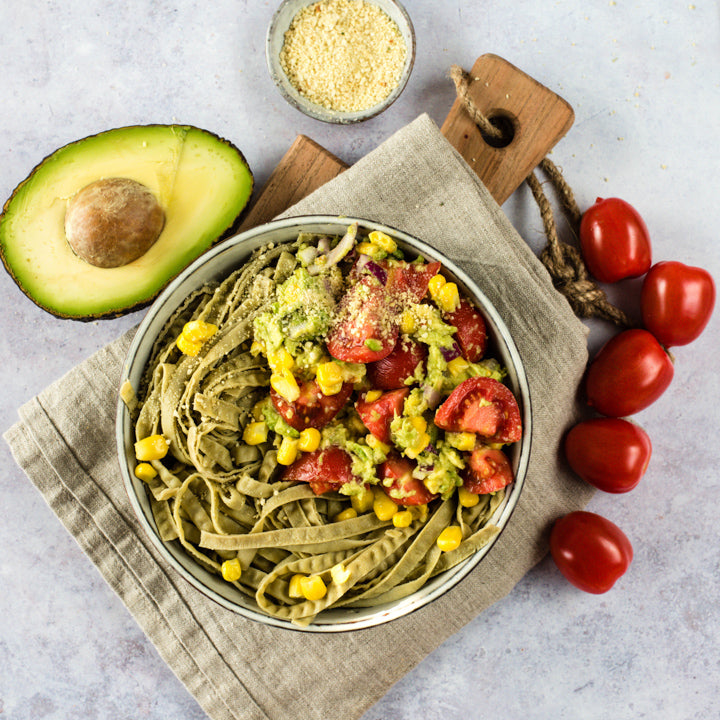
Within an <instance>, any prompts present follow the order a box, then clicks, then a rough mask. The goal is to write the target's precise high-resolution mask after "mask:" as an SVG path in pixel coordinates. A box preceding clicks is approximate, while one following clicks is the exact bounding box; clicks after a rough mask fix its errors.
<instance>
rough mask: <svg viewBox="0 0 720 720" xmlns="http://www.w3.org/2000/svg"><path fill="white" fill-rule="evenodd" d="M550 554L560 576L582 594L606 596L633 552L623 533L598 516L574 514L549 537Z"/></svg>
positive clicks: (553, 529)
mask: <svg viewBox="0 0 720 720" xmlns="http://www.w3.org/2000/svg"><path fill="white" fill-rule="evenodd" d="M550 553H551V555H552V557H553V560H554V561H555V564H556V565H557V566H558V568H559V570H560V572H561V573H562V574H563V575H564V576H565V577H566V578H567V579H568V580H569V581H570V582H571V583H572V584H573V585H575V587H578V588H580V590H584V591H585V592H589V593H595V594H596V595H599V594H600V593H605V592H607V591H608V590H609V589H610V588H611V587H612V586H613V585H614V584H615V582H616V581H617V580H618V578H620V577H621V576H622V575H624V574H625V571H626V570H627V569H628V567H629V566H630V563H631V562H632V559H633V549H632V545H631V544H630V541H629V540H628V538H627V536H626V535H625V533H624V532H623V531H622V530H621V529H620V528H619V527H618V526H617V525H615V523H613V522H610V520H607V519H606V518H604V517H602V516H601V515H596V514H595V513H591V512H587V511H585V510H577V511H575V512H571V513H569V514H568V515H565V517H562V518H560V519H559V520H557V521H556V522H555V524H554V525H553V528H552V531H551V533H550Z"/></svg>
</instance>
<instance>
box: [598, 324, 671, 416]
mask: <svg viewBox="0 0 720 720" xmlns="http://www.w3.org/2000/svg"><path fill="white" fill-rule="evenodd" d="M674 372H675V370H674V368H673V364H672V360H671V359H670V356H669V355H668V354H667V353H666V352H665V350H664V349H663V347H662V345H660V343H659V342H658V341H657V340H656V339H655V338H654V337H653V336H652V335H651V334H650V333H649V332H648V331H647V330H640V329H632V330H624V331H623V332H621V333H619V334H618V335H615V336H614V337H612V338H610V340H608V342H607V343H605V345H604V346H603V347H602V348H601V349H600V352H599V353H598V354H597V355H596V356H595V359H594V360H593V361H592V363H590V367H589V368H588V371H587V376H586V378H585V387H586V390H587V398H588V403H589V404H590V405H591V406H592V407H594V408H595V409H596V410H597V411H598V412H599V413H601V414H602V415H609V416H610V417H623V416H625V415H633V414H634V413H636V412H640V410H643V409H645V408H646V407H648V406H649V405H651V404H652V403H654V402H655V401H656V400H657V399H658V398H659V397H660V396H661V395H662V394H663V393H664V392H665V390H667V387H668V385H670V382H671V380H672V379H673V374H674Z"/></svg>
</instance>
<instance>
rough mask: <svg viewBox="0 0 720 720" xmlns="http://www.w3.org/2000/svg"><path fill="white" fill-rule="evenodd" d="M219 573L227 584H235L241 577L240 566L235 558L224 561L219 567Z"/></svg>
mask: <svg viewBox="0 0 720 720" xmlns="http://www.w3.org/2000/svg"><path fill="white" fill-rule="evenodd" d="M220 572H221V573H222V576H223V580H227V581H228V582H237V581H238V580H239V579H240V576H241V575H242V566H241V565H240V561H239V560H238V559H237V558H233V559H232V560H226V561H225V562H224V563H223V564H222V565H221V566H220Z"/></svg>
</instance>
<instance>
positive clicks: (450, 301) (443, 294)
mask: <svg viewBox="0 0 720 720" xmlns="http://www.w3.org/2000/svg"><path fill="white" fill-rule="evenodd" d="M435 302H436V303H437V304H438V307H439V308H440V309H441V310H442V311H443V312H446V313H451V312H454V311H455V310H457V309H458V306H459V305H460V292H459V291H458V286H457V285H456V284H455V283H454V282H449V283H445V284H444V285H443V286H442V287H441V288H440V290H439V291H438V294H437V297H436V298H435Z"/></svg>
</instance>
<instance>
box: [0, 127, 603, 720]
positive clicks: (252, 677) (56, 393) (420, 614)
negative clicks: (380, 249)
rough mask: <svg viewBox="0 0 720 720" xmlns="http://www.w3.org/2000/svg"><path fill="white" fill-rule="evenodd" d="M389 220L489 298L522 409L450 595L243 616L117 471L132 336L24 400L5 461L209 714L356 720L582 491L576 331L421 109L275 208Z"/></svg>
mask: <svg viewBox="0 0 720 720" xmlns="http://www.w3.org/2000/svg"><path fill="white" fill-rule="evenodd" d="M308 213H327V214H348V215H357V216H360V217H366V218H369V219H372V220H377V221H380V222H384V223H387V224H389V225H393V226H395V227H398V228H400V229H402V230H405V231H407V232H409V233H411V234H414V235H416V236H418V237H420V238H421V239H423V240H425V241H426V242H428V243H430V244H432V245H434V246H435V247H437V248H438V249H439V250H441V251H442V252H444V253H445V254H447V255H448V256H449V257H450V258H452V260H454V261H455V262H456V263H458V265H460V266H461V267H463V268H464V269H465V270H466V271H467V272H468V273H469V274H470V275H471V276H473V277H474V278H475V279H476V280H477V282H478V284H479V285H480V287H481V288H483V290H484V291H485V292H486V294H487V295H488V296H489V298H490V300H491V301H492V302H493V303H494V304H495V306H496V307H497V309H498V311H499V312H500V314H501V315H502V317H503V318H504V320H505V322H506V323H507V325H508V326H509V328H510V331H511V332H512V334H513V337H514V338H515V341H516V343H517V346H518V348H519V351H520V354H521V356H522V358H523V360H524V362H525V366H526V370H527V374H528V379H529V384H530V392H531V398H532V408H533V416H534V424H533V438H532V455H531V461H530V469H529V472H528V476H527V480H526V484H525V489H524V491H523V494H522V496H521V499H520V503H519V505H518V507H517V508H516V510H515V512H514V514H513V516H512V518H511V520H510V523H509V525H508V526H507V528H506V529H505V530H504V532H503V533H502V535H501V536H500V538H499V540H498V542H497V543H496V545H495V546H494V547H493V549H492V550H491V552H490V553H489V554H488V556H487V557H486V558H485V559H484V560H483V561H482V562H481V563H480V564H479V566H478V567H477V568H476V569H475V570H474V571H473V572H472V573H470V574H469V575H468V576H467V577H466V578H465V579H464V580H463V581H461V582H460V583H459V584H458V585H457V586H455V587H454V588H453V589H452V590H451V591H449V592H448V593H446V594H445V595H444V596H442V597H441V598H439V599H437V600H435V601H434V602H433V603H431V604H429V605H427V606H425V607H424V608H421V609H419V610H417V611H415V612H414V613H412V614H410V615H408V616H406V617H404V618H401V619H398V620H394V621H392V622H390V623H387V624H385V625H381V626H379V627H376V628H369V629H364V630H356V631H353V632H346V633H331V634H328V633H307V632H297V631H293V630H286V629H280V628H274V627H269V626H266V625H263V624H260V623H257V622H253V621H250V620H246V619H244V618H243V617H241V616H238V615H235V614H233V613H232V612H230V611H228V610H225V609H224V608H222V607H220V606H218V605H217V604H215V603H214V602H212V601H211V600H208V599H207V598H205V597H204V596H203V595H201V594H200V593H199V592H197V591H196V590H195V589H194V588H193V587H191V586H190V585H189V584H187V583H186V582H185V581H184V580H183V579H182V578H181V577H179V576H178V575H177V574H176V573H175V571H174V570H172V569H171V568H169V567H167V566H166V565H165V564H164V563H163V562H162V560H160V559H159V557H158V554H157V552H156V550H155V549H154V548H153V546H152V545H151V543H150V541H149V540H148V538H147V537H146V536H145V534H144V533H143V531H142V529H141V528H140V527H139V525H138V523H137V522H136V520H135V517H134V515H133V512H132V509H131V507H130V504H129V502H128V500H127V498H126V495H125V490H124V488H123V484H122V481H121V478H120V474H119V472H118V461H117V457H116V452H115V440H114V414H115V406H116V402H117V391H118V382H119V377H120V368H121V364H122V362H123V358H124V354H125V352H126V350H127V348H128V345H129V342H130V334H128V335H126V336H124V337H122V338H120V339H119V340H117V341H116V342H114V343H112V344H111V345H109V346H108V347H105V348H103V349H102V350H100V351H99V352H97V353H96V354H95V355H94V356H93V357H91V358H90V359H89V360H87V361H86V362H84V363H82V364H81V365H80V366H79V367H77V368H75V369H74V370H72V371H71V372H70V373H69V374H68V375H67V376H65V377H64V378H62V379H61V380H59V381H57V382H56V383H54V384H53V385H51V386H50V387H49V388H47V389H46V390H45V391H44V392H42V393H41V394H40V395H39V396H38V397H36V398H34V399H33V400H31V401H30V402H29V403H27V404H26V405H25V406H23V407H22V408H21V409H20V411H19V413H20V418H21V420H20V422H19V423H17V424H16V425H14V426H13V427H12V428H11V429H10V430H9V431H8V432H7V433H6V435H5V437H6V439H7V441H8V443H9V444H10V446H11V448H12V451H13V453H14V455H15V458H16V459H17V462H18V463H19V464H20V466H21V467H22V468H23V469H24V470H25V472H26V473H27V475H28V477H29V478H30V479H31V481H32V482H33V483H34V484H35V485H36V486H37V487H38V489H39V490H40V492H41V493H42V494H43V496H44V497H45V499H46V500H47V502H48V503H49V505H50V506H51V507H52V509H53V510H54V511H55V513H56V514H57V516H58V517H59V519H60V520H61V521H62V522H63V523H64V525H65V526H66V527H67V529H68V530H69V531H70V532H71V533H72V534H73V536H74V537H75V538H76V539H77V541H78V543H79V544H80V546H81V547H82V548H83V550H84V551H85V552H86V553H87V554H88V556H89V557H90V558H91V559H92V561H93V562H94V563H95V564H96V565H97V567H98V569H99V570H100V572H101V573H102V575H103V576H104V577H105V579H106V580H107V582H108V583H109V584H110V585H111V587H112V588H113V589H114V590H115V592H116V593H117V594H118V595H119V596H120V597H121V598H122V600H123V602H124V603H125V604H126V605H127V607H128V608H129V609H130V611H131V612H132V614H133V615H134V616H135V618H136V619H137V621H138V623H139V624H140V626H141V627H142V628H143V630H144V631H145V632H146V633H147V635H148V636H149V637H150V639H151V640H152V642H153V643H154V644H155V645H156V647H157V648H158V650H159V652H160V654H161V655H162V656H163V658H164V659H165V660H166V662H167V663H168V664H169V665H170V667H171V668H172V669H173V671H174V672H175V673H176V675H177V676H178V677H179V678H180V680H181V681H182V682H183V683H185V685H186V686H187V688H188V689H189V691H190V692H191V693H192V694H193V695H194V696H195V697H196V698H197V700H198V701H199V703H200V704H201V705H202V707H203V708H204V709H205V711H206V712H207V713H208V715H209V716H210V717H211V718H213V720H251V719H252V720H256V719H257V720H268V719H270V720H281V719H284V718H299V717H302V718H308V719H310V718H318V719H320V718H322V719H323V720H327V719H328V718H343V719H347V718H354V717H358V716H360V715H361V714H362V713H363V712H364V711H365V710H367V708H368V707H370V706H371V705H372V704H374V703H375V702H376V701H377V700H378V699H379V698H380V697H381V696H382V695H383V694H385V692H386V691H387V690H388V688H389V687H390V685H391V684H392V683H394V682H395V681H396V680H398V679H399V678H400V677H401V676H402V675H404V674H405V673H406V672H407V671H409V670H410V669H411V668H412V667H414V666H415V665H416V664H417V663H418V662H420V660H422V659H423V658H424V657H425V656H426V655H427V654H428V653H429V652H430V651H432V650H433V649H434V648H435V647H437V646H438V645H439V644H440V643H442V642H443V641H444V640H445V639H446V638H448V637H449V636H450V635H451V634H453V633H454V632H456V631H457V630H459V629H460V628H462V627H463V626H464V625H465V624H466V623H468V622H469V621H470V620H471V619H472V618H473V617H475V616H476V615H477V614H478V613H480V612H481V611H482V610H483V609H484V608H486V607H487V606H488V605H490V604H491V603H493V602H494V601H496V600H498V599H499V598H501V597H503V596H504V595H505V594H507V593H508V592H509V591H510V590H511V589H512V587H513V586H514V585H515V584H516V583H517V582H518V580H520V578H521V577H522V576H523V575H524V574H525V573H526V572H527V571H528V570H529V569H530V568H531V567H532V566H533V565H534V564H535V563H537V562H538V561H539V560H540V559H541V558H542V557H543V555H544V553H545V552H546V549H547V531H548V529H549V526H550V524H551V522H552V521H553V520H554V519H555V518H556V517H558V516H559V515H561V514H563V513H566V512H568V511H570V510H574V509H578V508H580V507H582V506H584V505H585V504H586V503H587V501H588V500H589V498H590V495H591V491H590V490H589V489H588V488H587V487H585V486H583V485H582V484H581V483H580V482H579V481H577V480H575V479H574V478H573V477H572V476H571V475H570V474H569V473H568V471H567V470H566V469H565V467H564V466H563V465H562V463H561V462H560V460H559V453H558V448H559V443H560V439H561V436H562V434H563V432H564V431H565V430H566V429H567V427H568V425H569V424H570V423H571V422H572V421H573V420H574V418H575V417H576V406H575V403H576V388H577V386H578V383H579V380H580V378H581V375H582V372H583V369H584V367H585V362H586V358H587V350H586V333H585V330H584V326H583V325H582V324H581V323H580V322H579V321H578V320H577V319H576V318H575V316H574V315H573V314H572V312H571V310H570V308H569V306H568V304H567V302H566V301H565V299H564V298H563V297H562V296H561V295H559V294H558V293H557V292H556V291H555V290H554V289H553V287H552V284H551V282H550V280H549V277H548V275H547V273H546V272H545V270H544V268H543V267H542V265H541V264H540V263H539V262H538V261H537V259H536V258H535V256H534V255H533V253H532V252H531V251H530V249H529V248H528V247H527V245H526V244H525V243H524V242H523V240H522V239H521V238H520V237H519V236H518V235H517V233H516V232H515V230H514V229H513V228H512V226H511V225H510V223H509V222H508V220H507V219H506V217H505V216H504V215H503V213H502V212H501V210H500V209H499V207H498V206H497V204H496V203H495V202H494V200H493V199H492V198H491V196H490V195H489V193H488V192H487V190H486V189H485V187H484V186H483V185H482V184H481V183H480V182H479V181H478V179H477V177H476V176H475V175H474V173H473V172H472V171H471V170H470V169H469V168H468V166H467V165H466V164H465V163H464V162H463V160H462V159H461V158H460V156H459V155H458V154H457V153H456V152H455V151H454V150H453V148H452V147H451V146H450V145H449V144H448V142H447V141H446V140H445V138H444V137H443V136H442V135H441V134H440V132H439V130H438V128H437V127H436V126H435V125H434V124H433V122H432V121H431V120H430V119H429V118H428V117H426V116H421V117H420V118H418V119H417V120H415V121H414V122H413V123H411V124H410V125H408V126H407V127H405V128H404V129H402V130H401V131H399V132H398V133H397V134H395V135H394V136H393V137H391V138H390V139H389V140H387V141H386V142H384V143H383V144H382V145H381V146H380V147H379V148H377V149H376V150H375V151H373V152H372V153H370V154H369V155H368V156H367V157H365V158H364V159H363V160H361V161H360V162H358V163H357V164H356V165H355V166H353V167H352V168H350V169H348V170H347V171H346V172H344V173H343V174H342V175H341V176H340V177H338V178H337V179H335V180H333V181H331V182H330V183H328V184H327V185H326V186H324V187H322V188H320V189H319V190H317V191H316V192H315V193H313V194H312V195H311V196H309V197H308V198H306V199H305V200H303V201H302V202H301V203H299V204H298V205H297V206H295V207H294V208H292V209H291V210H290V211H288V212H287V213H286V214H287V215H298V214H308Z"/></svg>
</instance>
